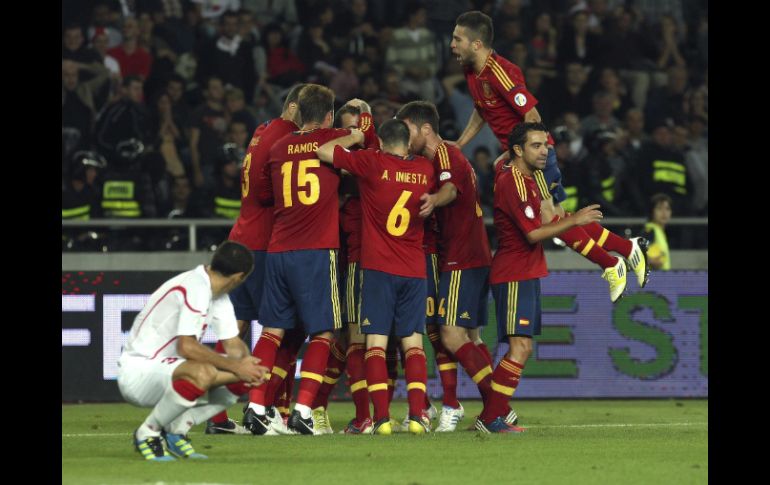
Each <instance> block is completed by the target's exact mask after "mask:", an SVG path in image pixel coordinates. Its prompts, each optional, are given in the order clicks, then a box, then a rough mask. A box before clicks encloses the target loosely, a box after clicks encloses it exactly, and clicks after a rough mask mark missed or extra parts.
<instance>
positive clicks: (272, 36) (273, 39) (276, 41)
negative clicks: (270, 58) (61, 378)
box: [267, 29, 283, 48]
mask: <svg viewBox="0 0 770 485" xmlns="http://www.w3.org/2000/svg"><path fill="white" fill-rule="evenodd" d="M282 43H283V34H282V33H281V31H280V30H277V29H276V30H271V31H270V32H269V33H268V34H267V45H268V47H271V48H272V47H280V46H281V44H282Z"/></svg>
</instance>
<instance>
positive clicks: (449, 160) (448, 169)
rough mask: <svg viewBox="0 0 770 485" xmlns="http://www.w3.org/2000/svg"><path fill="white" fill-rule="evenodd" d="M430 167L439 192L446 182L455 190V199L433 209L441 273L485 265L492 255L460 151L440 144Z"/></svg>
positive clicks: (470, 169)
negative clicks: (436, 225) (439, 248)
mask: <svg viewBox="0 0 770 485" xmlns="http://www.w3.org/2000/svg"><path fill="white" fill-rule="evenodd" d="M433 168H434V169H435V170H436V173H437V174H438V187H439V189H440V188H441V187H443V186H444V185H446V184H447V183H449V182H452V183H453V184H454V186H455V187H456V188H457V198H455V200H453V201H452V202H451V203H450V204H448V205H446V206H444V207H439V208H438V209H436V218H437V219H438V227H439V231H440V234H441V236H440V239H439V245H440V247H441V271H454V270H458V269H470V268H478V267H483V266H489V265H490V264H492V254H491V253H490V251H489V238H488V237H487V230H486V229H485V227H484V215H483V214H482V212H481V205H479V194H478V191H477V190H476V172H474V171H473V167H471V164H470V162H469V161H468V159H467V158H465V155H463V152H461V151H460V150H459V149H458V148H457V147H455V146H452V145H447V144H446V143H444V142H441V143H440V144H439V146H438V148H436V154H435V155H434V157H433Z"/></svg>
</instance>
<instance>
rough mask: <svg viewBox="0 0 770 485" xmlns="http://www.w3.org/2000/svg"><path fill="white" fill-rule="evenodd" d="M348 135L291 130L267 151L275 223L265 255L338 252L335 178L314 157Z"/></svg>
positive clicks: (323, 130) (324, 130) (337, 182)
mask: <svg viewBox="0 0 770 485" xmlns="http://www.w3.org/2000/svg"><path fill="white" fill-rule="evenodd" d="M348 134H350V130H342V129H336V128H318V129H315V130H311V131H294V132H292V133H289V134H288V135H286V136H284V137H283V138H281V139H280V140H278V141H277V142H276V143H275V144H274V145H273V147H272V148H271V149H270V160H269V161H268V170H269V174H270V180H271V186H272V192H273V199H274V201H275V212H274V216H275V222H274V223H273V233H272V235H271V237H270V245H269V246H268V248H267V251H268V252H269V253H280V252H284V251H295V250H301V249H337V248H339V247H340V232H339V224H340V223H339V220H340V219H339V216H340V210H339V197H338V190H339V185H340V177H339V175H338V174H337V171H336V170H334V169H333V168H332V167H331V166H329V165H328V164H326V163H321V161H320V160H319V159H318V156H317V155H316V153H315V152H316V150H318V147H320V146H321V145H323V144H324V143H326V142H328V141H330V140H333V139H335V138H339V137H341V136H345V135H348Z"/></svg>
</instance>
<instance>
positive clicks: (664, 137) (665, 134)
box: [652, 126, 672, 148]
mask: <svg viewBox="0 0 770 485" xmlns="http://www.w3.org/2000/svg"><path fill="white" fill-rule="evenodd" d="M652 139H653V141H654V142H655V144H656V145H658V146H661V147H664V148H668V147H670V146H671V142H672V140H671V130H669V129H668V127H667V126H659V127H657V128H655V129H654V130H653V131H652Z"/></svg>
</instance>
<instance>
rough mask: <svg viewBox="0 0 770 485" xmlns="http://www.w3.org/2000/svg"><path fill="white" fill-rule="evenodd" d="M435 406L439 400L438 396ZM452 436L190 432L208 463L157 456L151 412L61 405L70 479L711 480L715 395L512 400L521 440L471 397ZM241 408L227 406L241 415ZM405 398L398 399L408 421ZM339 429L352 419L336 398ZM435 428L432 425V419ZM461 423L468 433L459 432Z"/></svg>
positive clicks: (426, 483)
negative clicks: (141, 442) (147, 420)
mask: <svg viewBox="0 0 770 485" xmlns="http://www.w3.org/2000/svg"><path fill="white" fill-rule="evenodd" d="M437 404H440V402H439V401H437ZM463 404H464V406H465V419H464V420H463V421H462V422H461V423H460V425H459V426H458V431H457V432H455V433H447V434H443V433H431V434H428V435H424V436H412V435H408V434H394V435H393V436H345V435H339V434H335V435H334V436H317V437H313V436H276V437H259V436H222V435H206V434H204V433H203V425H201V426H197V427H195V428H193V430H192V432H191V433H190V437H191V439H192V441H193V445H195V448H196V450H197V451H199V452H201V453H205V454H207V455H209V459H208V460H199V461H181V460H179V461H177V462H172V463H151V462H145V461H143V460H142V459H141V458H140V456H139V454H138V453H136V452H134V450H133V447H132V444H131V433H132V432H133V430H134V429H135V428H136V427H137V426H138V425H139V424H140V422H141V421H142V420H143V419H144V417H145V416H146V415H147V413H148V412H149V410H148V409H140V408H136V407H133V406H130V405H128V404H73V405H67V404H64V405H62V483H64V484H78V485H80V484H83V485H90V484H108V485H113V484H123V485H133V484H155V485H161V484H162V485H171V484H183V483H189V484H212V485H213V484H268V483H276V484H282V485H288V484H304V485H310V484H327V483H328V484H334V485H337V484H357V485H372V484H405V485H417V484H419V485H430V484H436V485H446V484H472V483H490V484H501V485H502V484H508V483H517V484H551V483H553V484H570V485H573V484H583V483H585V484H601V483H607V484H618V483H622V484H649V483H654V484H661V483H676V484H705V483H707V482H708V401H707V400H631V401H621V400H597V401H534V400H521V401H516V400H514V401H513V402H512V404H513V405H514V408H515V409H516V412H517V413H518V414H519V417H520V422H519V424H520V425H522V426H524V427H526V428H527V431H526V432H525V433H522V434H519V435H505V436H500V435H481V434H479V433H477V432H475V431H467V430H465V429H466V428H467V427H468V426H470V425H471V424H472V423H473V420H474V416H476V415H477V414H478V413H479V412H480V410H481V405H480V402H479V401H465V402H464V403H463ZM242 406H243V405H242V403H238V404H236V405H235V406H233V407H232V408H231V409H230V416H231V417H233V418H235V419H236V420H239V421H240V419H241V417H242V411H241V408H242ZM405 411H406V403H404V402H403V401H401V402H394V403H393V406H392V408H391V413H392V416H394V417H397V418H399V419H401V418H403V416H404V413H405ZM329 414H330V416H331V419H332V425H333V427H334V430H335V432H337V431H339V430H340V429H342V427H343V426H344V424H345V423H346V422H347V420H348V419H350V418H351V417H352V416H353V405H352V403H350V402H333V403H332V404H331V406H330V410H329ZM434 427H435V424H434ZM460 430H462V431H460Z"/></svg>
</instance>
